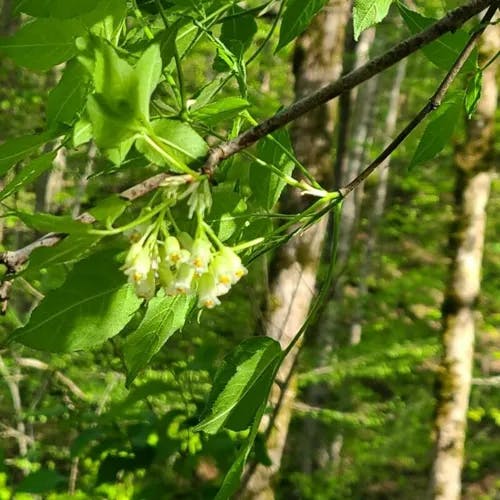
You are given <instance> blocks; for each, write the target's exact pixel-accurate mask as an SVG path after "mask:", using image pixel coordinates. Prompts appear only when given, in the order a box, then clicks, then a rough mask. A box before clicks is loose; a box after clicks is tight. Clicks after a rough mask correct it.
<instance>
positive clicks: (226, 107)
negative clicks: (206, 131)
mask: <svg viewBox="0 0 500 500" xmlns="http://www.w3.org/2000/svg"><path fill="white" fill-rule="evenodd" d="M249 106H250V103H249V102H248V101H247V100H245V99H242V98H241V97H225V98H223V99H219V100H218V101H215V102H212V103H210V104H207V105H206V106H203V107H198V108H196V109H194V111H192V112H191V113H190V115H191V117H192V118H193V119H194V120H196V121H200V122H202V123H204V124H205V125H208V126H213V125H217V124H219V123H220V122H221V121H224V120H230V119H233V118H234V117H236V116H238V114H239V113H241V111H243V110H245V109H247V108H248V107H249Z"/></svg>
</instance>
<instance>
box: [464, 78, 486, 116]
mask: <svg viewBox="0 0 500 500" xmlns="http://www.w3.org/2000/svg"><path fill="white" fill-rule="evenodd" d="M482 90H483V72H482V71H477V72H476V73H474V76H473V77H472V78H470V79H469V82H468V83H467V89H466V91H465V97H464V106H465V113H466V115H467V118H469V119H470V118H471V117H472V115H473V114H474V113H475V111H476V108H477V104H478V102H479V99H480V98H481V92H482Z"/></svg>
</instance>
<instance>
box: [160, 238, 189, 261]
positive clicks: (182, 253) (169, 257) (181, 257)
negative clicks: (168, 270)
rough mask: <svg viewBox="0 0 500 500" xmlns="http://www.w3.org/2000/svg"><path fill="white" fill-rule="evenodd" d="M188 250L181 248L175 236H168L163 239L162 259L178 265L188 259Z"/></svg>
mask: <svg viewBox="0 0 500 500" xmlns="http://www.w3.org/2000/svg"><path fill="white" fill-rule="evenodd" d="M189 256H190V254H189V252H188V251H187V250H184V249H181V245H180V243H179V240H178V239H177V238H176V237H175V236H169V237H168V238H167V239H166V240H165V245H164V259H165V260H166V261H167V262H168V263H169V264H170V265H172V266H179V265H180V264H183V263H184V262H187V261H188V260H189Z"/></svg>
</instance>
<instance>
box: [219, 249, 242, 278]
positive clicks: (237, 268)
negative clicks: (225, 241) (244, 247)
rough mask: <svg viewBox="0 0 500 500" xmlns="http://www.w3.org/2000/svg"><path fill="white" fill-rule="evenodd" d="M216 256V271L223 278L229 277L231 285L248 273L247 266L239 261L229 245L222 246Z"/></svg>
mask: <svg viewBox="0 0 500 500" xmlns="http://www.w3.org/2000/svg"><path fill="white" fill-rule="evenodd" d="M216 258H217V259H218V262H219V264H218V267H219V269H220V270H219V271H218V273H219V274H220V276H221V278H223V280H225V281H227V279H229V280H230V282H231V284H232V285H234V284H235V283H237V282H238V281H239V280H240V279H241V278H242V277H243V276H245V275H246V274H247V273H248V270H247V268H246V267H245V266H244V265H243V264H242V263H241V259H240V258H239V257H238V255H237V254H236V253H235V252H234V251H233V250H231V249H230V248H229V247H224V248H223V249H222V250H221V251H220V252H219V254H218V255H217V257H216Z"/></svg>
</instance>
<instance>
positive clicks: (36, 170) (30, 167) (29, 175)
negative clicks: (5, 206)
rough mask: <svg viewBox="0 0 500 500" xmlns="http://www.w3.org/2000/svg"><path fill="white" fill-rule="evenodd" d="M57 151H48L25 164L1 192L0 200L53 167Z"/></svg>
mask: <svg viewBox="0 0 500 500" xmlns="http://www.w3.org/2000/svg"><path fill="white" fill-rule="evenodd" d="M55 157H56V153H55V152H52V153H46V154H44V155H43V156H40V157H39V158H37V159H36V160H33V161H32V162H30V163H28V164H27V165H25V166H24V167H23V168H22V169H21V170H20V171H19V172H17V174H16V175H15V177H14V178H13V179H12V180H11V181H10V182H9V183H8V184H7V185H6V186H5V187H4V188H3V189H2V191H1V192H0V201H2V200H4V199H5V198H7V197H9V196H11V195H12V194H14V193H17V192H18V191H19V190H20V189H21V188H23V187H24V186H26V185H27V184H30V183H31V182H33V181H34V180H35V179H37V178H38V177H39V176H40V175H42V174H43V173H44V172H46V171H47V170H49V169H50V168H51V167H52V162H53V161H54V158H55Z"/></svg>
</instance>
